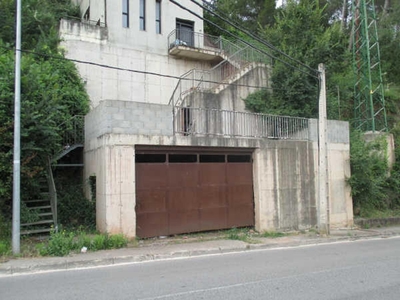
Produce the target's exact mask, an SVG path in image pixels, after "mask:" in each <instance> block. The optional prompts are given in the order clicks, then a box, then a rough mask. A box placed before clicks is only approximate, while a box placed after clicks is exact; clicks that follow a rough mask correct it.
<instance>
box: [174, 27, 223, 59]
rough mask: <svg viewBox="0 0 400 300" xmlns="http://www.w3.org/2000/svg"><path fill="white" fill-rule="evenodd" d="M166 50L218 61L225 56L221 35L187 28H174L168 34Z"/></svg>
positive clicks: (180, 55)
mask: <svg viewBox="0 0 400 300" xmlns="http://www.w3.org/2000/svg"><path fill="white" fill-rule="evenodd" d="M168 52H169V54H170V55H173V56H177V57H181V58H186V59H193V60H203V61H213V62H220V61H222V60H223V59H224V58H225V57H224V56H225V52H224V49H223V40H222V38H221V37H217V36H212V35H208V34H204V33H199V32H195V31H192V30H188V29H175V30H173V31H172V32H171V33H170V34H169V35H168Z"/></svg>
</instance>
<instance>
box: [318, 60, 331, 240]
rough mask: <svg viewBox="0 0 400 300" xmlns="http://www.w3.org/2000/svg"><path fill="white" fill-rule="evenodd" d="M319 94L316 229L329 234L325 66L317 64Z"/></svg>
mask: <svg viewBox="0 0 400 300" xmlns="http://www.w3.org/2000/svg"><path fill="white" fill-rule="evenodd" d="M318 72H319V81H320V94H319V107H318V175H319V176H318V205H317V209H318V210H317V212H318V230H319V232H320V233H321V234H329V201H328V159H327V134H326V133H327V115H326V83H325V66H324V64H319V65H318Z"/></svg>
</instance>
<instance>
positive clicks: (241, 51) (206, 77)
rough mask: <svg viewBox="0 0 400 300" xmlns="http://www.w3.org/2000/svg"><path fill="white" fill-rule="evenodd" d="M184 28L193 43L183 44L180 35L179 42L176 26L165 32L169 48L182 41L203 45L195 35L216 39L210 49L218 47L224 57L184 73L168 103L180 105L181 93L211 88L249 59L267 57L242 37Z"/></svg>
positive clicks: (194, 45)
mask: <svg viewBox="0 0 400 300" xmlns="http://www.w3.org/2000/svg"><path fill="white" fill-rule="evenodd" d="M184 32H185V33H186V34H187V35H193V41H194V43H189V44H190V45H188V43H186V44H183V43H181V41H182V40H179V39H178V42H176V40H177V39H176V37H180V34H181V31H179V29H175V30H173V31H172V32H171V33H170V34H169V35H168V43H169V49H172V48H173V47H176V46H182V45H183V46H187V47H194V48H200V49H201V48H203V49H204V48H205V47H204V45H203V46H202V45H201V44H200V43H195V42H196V41H197V40H198V39H196V38H195V37H203V38H204V37H207V38H209V39H211V38H212V39H213V40H214V41H216V42H215V43H214V45H215V48H213V49H214V50H215V49H217V52H219V53H220V55H221V56H224V57H225V59H224V60H223V61H221V62H220V63H219V64H217V65H216V66H214V67H213V68H211V69H210V70H199V69H192V70H190V71H188V72H186V73H185V74H183V75H182V76H181V78H180V79H179V81H178V83H177V85H176V87H175V89H174V91H173V93H172V96H171V98H170V101H169V105H171V104H172V105H173V106H174V105H177V106H179V105H180V104H181V103H182V102H183V96H184V95H185V94H188V93H189V92H192V91H195V90H210V89H212V88H214V87H215V86H217V85H218V84H220V83H223V82H224V81H225V80H227V79H228V78H231V77H232V75H234V74H236V72H237V70H239V69H241V68H243V67H244V66H246V65H249V64H250V63H252V62H260V63H267V62H268V60H269V57H268V56H267V55H265V54H264V53H262V52H261V51H258V50H256V49H254V48H252V47H250V46H248V45H247V44H245V43H243V42H241V41H238V42H236V43H232V42H231V41H229V40H226V39H224V38H222V37H215V36H210V35H207V34H202V33H196V32H192V31H184ZM185 37H187V36H185ZM174 41H175V42H174ZM190 82H192V84H190Z"/></svg>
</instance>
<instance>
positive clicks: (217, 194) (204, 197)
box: [197, 186, 227, 208]
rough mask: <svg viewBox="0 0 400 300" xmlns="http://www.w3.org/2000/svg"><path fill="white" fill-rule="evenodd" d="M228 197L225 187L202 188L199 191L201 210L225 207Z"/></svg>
mask: <svg viewBox="0 0 400 300" xmlns="http://www.w3.org/2000/svg"><path fill="white" fill-rule="evenodd" d="M226 196H227V191H226V187H225V186H202V187H199V188H198V189H197V198H198V201H199V207H200V208H212V207H225V206H226V205H227V202H226Z"/></svg>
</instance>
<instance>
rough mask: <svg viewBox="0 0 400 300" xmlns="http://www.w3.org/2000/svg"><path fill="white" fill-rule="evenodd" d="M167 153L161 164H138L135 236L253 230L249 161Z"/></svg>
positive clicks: (201, 154) (229, 155) (220, 154)
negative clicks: (237, 228) (221, 230)
mask: <svg viewBox="0 0 400 300" xmlns="http://www.w3.org/2000/svg"><path fill="white" fill-rule="evenodd" d="M171 149H172V150H171V152H168V150H165V151H166V152H164V153H163V154H160V156H163V157H164V158H165V162H164V163H158V162H157V163H148V162H141V161H138V162H137V163H136V203H137V206H136V214H137V235H138V236H139V237H151V236H160V235H171V234H180V233H189V232H198V231H207V230H218V229H226V228H232V227H244V226H253V225H254V204H253V182H252V176H253V174H252V164H251V163H249V162H248V161H249V160H250V159H249V160H247V161H243V160H242V158H241V156H243V155H242V154H240V155H236V156H237V157H236V156H235V155H231V154H229V153H232V152H228V154H223V153H221V152H219V153H218V152H211V154H210V153H206V152H204V153H203V152H194V151H193V152H190V151H189V152H187V153H188V154H184V155H181V154H179V153H180V152H179V151H180V149H179V148H171ZM149 151H150V152H151V150H149ZM185 151H186V150H185ZM152 153H154V150H153V152H152ZM181 153H182V152H181ZM185 153H186V152H185ZM195 153H196V154H195ZM212 153H218V154H212ZM221 157H222V159H221ZM230 157H231V158H230ZM189 158H190V159H191V161H190V162H189V160H188V159H189ZM193 158H194V159H193ZM246 159H247V158H246Z"/></svg>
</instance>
